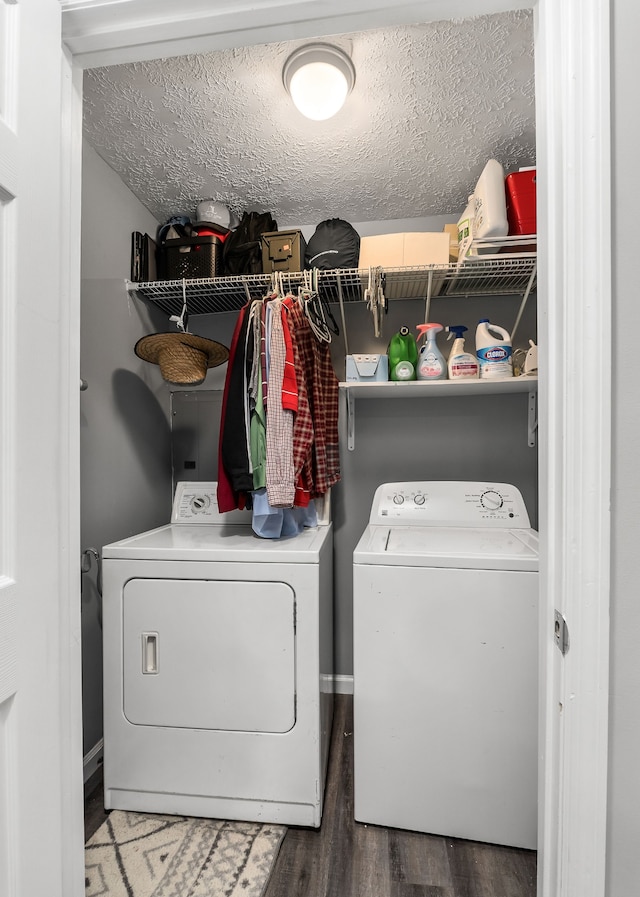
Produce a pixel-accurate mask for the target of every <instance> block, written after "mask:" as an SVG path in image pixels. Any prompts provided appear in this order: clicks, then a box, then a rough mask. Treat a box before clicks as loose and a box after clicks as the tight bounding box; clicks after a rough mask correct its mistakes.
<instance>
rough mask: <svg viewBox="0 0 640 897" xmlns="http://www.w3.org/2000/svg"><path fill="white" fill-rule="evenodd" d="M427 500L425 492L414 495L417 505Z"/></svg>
mask: <svg viewBox="0 0 640 897" xmlns="http://www.w3.org/2000/svg"><path fill="white" fill-rule="evenodd" d="M425 500H426V499H425V497H424V493H422V492H416V494H415V495H414V496H413V501H414V502H415V504H417V505H423V504H424V503H425Z"/></svg>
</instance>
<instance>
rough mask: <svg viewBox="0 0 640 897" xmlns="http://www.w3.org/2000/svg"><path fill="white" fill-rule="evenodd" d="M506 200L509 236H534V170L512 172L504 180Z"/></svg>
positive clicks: (535, 231)
mask: <svg viewBox="0 0 640 897" xmlns="http://www.w3.org/2000/svg"><path fill="white" fill-rule="evenodd" d="M504 185H505V191H506V198H507V221H508V222H509V236H510V237H515V236H520V235H521V234H535V233H537V230H536V169H535V168H526V169H524V171H514V172H513V174H508V175H507V176H506V178H505V179H504Z"/></svg>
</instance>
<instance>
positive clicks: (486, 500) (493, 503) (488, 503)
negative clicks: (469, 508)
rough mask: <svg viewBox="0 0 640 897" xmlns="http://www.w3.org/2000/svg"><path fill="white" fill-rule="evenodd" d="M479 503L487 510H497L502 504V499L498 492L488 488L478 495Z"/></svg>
mask: <svg viewBox="0 0 640 897" xmlns="http://www.w3.org/2000/svg"><path fill="white" fill-rule="evenodd" d="M480 504H481V505H482V507H483V508H486V509H487V511H498V510H499V509H500V508H501V507H502V505H503V504H504V499H503V497H502V496H501V495H500V493H499V492H496V491H495V490H494V489H488V490H487V491H486V492H483V493H482V495H481V496H480Z"/></svg>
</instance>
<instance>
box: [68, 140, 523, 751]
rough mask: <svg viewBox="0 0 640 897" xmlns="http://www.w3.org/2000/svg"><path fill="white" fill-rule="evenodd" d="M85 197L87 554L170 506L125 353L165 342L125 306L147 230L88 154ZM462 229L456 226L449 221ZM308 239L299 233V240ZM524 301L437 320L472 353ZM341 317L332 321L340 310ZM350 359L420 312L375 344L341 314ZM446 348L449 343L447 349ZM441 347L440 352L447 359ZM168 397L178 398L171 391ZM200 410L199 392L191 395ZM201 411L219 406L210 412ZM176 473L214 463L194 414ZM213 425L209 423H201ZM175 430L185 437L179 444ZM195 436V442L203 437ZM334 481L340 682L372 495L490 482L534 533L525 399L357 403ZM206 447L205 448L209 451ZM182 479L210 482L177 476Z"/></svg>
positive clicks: (157, 382) (163, 440)
mask: <svg viewBox="0 0 640 897" xmlns="http://www.w3.org/2000/svg"><path fill="white" fill-rule="evenodd" d="M83 174H84V187H83V284H82V376H83V377H84V378H85V379H86V380H87V381H88V383H89V389H88V390H87V392H86V393H83V398H82V413H83V420H82V447H81V450H82V484H81V486H82V545H83V548H85V547H87V546H95V547H98V548H100V547H101V546H102V545H104V544H107V543H108V542H110V541H113V540H115V539H119V538H123V537H125V536H127V535H130V534H133V533H135V532H140V531H142V530H145V529H148V528H150V527H152V526H156V525H158V524H159V523H163V522H166V520H167V519H168V516H169V508H170V495H171V484H170V478H171V460H172V459H171V455H172V449H171V440H170V435H169V425H168V419H169V416H170V393H169V388H168V386H167V385H166V384H164V383H163V382H162V380H161V379H160V377H159V373H158V370H157V369H156V368H155V367H154V366H152V365H148V364H145V363H144V362H141V361H139V360H138V359H137V358H136V356H135V355H134V353H133V346H134V344H135V342H136V340H137V339H138V337H139V336H140V335H142V334H143V333H145V332H151V331H153V330H167V329H169V327H168V324H167V320H166V316H164V315H162V314H158V313H157V311H150V310H149V308H148V306H147V305H146V304H145V303H144V302H141V301H138V300H136V299H135V298H133V297H132V298H128V297H127V295H126V293H125V290H124V279H125V278H126V277H127V276H128V266H129V249H130V247H129V239H130V233H131V231H132V230H135V229H142V230H145V229H146V230H147V231H150V232H153V230H154V229H155V222H154V221H153V220H152V219H151V218H150V216H149V215H148V214H147V213H146V212H145V211H144V210H143V209H142V208H141V206H140V205H139V203H138V202H137V200H136V199H135V198H134V197H133V196H132V194H131V193H129V191H128V190H127V189H126V188H125V187H124V185H123V184H122V182H120V181H119V179H118V178H117V176H116V175H115V174H114V173H113V172H112V171H111V170H110V169H109V168H108V167H107V166H105V165H104V163H103V162H102V161H101V160H100V159H99V157H98V156H97V155H96V154H95V152H94V151H93V150H91V149H90V148H88V147H87V149H86V152H85V162H84V172H83ZM455 217H456V216H455V215H454V216H452V218H455ZM452 218H451V217H450V218H439V219H414V220H413V223H411V222H408V221H394V222H387V223H385V222H373V223H368V224H360V223H356V228H357V229H358V231H359V232H360V233H361V234H363V235H365V234H369V233H384V232H388V231H394V230H395V231H402V230H406V229H412V228H413V229H420V228H425V229H433V230H436V229H437V230H440V229H441V228H442V224H443V222H444V221H445V220H452ZM313 229H314V226H313V225H312V226H310V227H308V226H306V227H304V231H305V232H306V233H307V235H310V233H312V232H313ZM518 305H519V297H500V298H492V299H486V298H475V299H470V300H464V299H449V300H445V299H435V300H433V303H432V311H431V315H430V319H431V320H437V321H440V322H441V323H443V324H445V325H446V324H465V325H466V326H467V327H468V328H469V333H468V337H469V343H468V345H469V347H470V348H472V349H473V345H474V331H475V325H476V323H477V320H478V318H480V317H485V316H486V317H490V318H491V319H492V320H493V321H495V322H496V323H499V324H502V325H503V326H505V327H506V328H507V329H510V328H511V327H512V326H513V323H514V320H515V317H516V313H517V309H518ZM334 311H335V314H336V318H337V319H338V320H339V313H338V310H337V309H334ZM345 313H346V322H347V333H348V341H349V351H350V352H352V353H353V352H355V353H358V352H384V351H385V350H386V346H387V343H388V341H389V339H390V337H391V336H392V334H393V333H394V332H395V331H396V330H397V329H398V328H399V327H400V326H401V324H407V325H408V326H410V327H411V328H415V326H416V324H418V323H420V322H421V321H423V320H424V303H423V302H421V301H395V302H392V303H390V311H389V314H388V316H387V318H386V320H385V322H384V329H383V334H382V337H381V338H379V339H375V338H374V334H373V324H372V320H371V317H370V315H369V314H368V313H367V311H366V308H365V306H364V304H363V303H355V304H354V303H348V304H347V305H346V307H345ZM235 320H236V315H235V314H228V313H227V314H220V315H201V316H198V317H192V318H191V321H190V329H191V330H192V331H193V332H195V333H198V334H200V335H201V336H205V337H210V338H212V339H216V340H219V341H220V342H222V343H224V344H225V345H229V343H230V340H231V335H232V332H233V327H234V324H235ZM535 320H536V319H535V297H532V299H531V300H530V302H529V305H528V308H527V310H526V313H525V315H524V317H523V320H522V323H521V326H520V329H519V338H518V340H516V344H518V343H519V344H520V345H527V340H528V339H529V338H533V339H535V338H536V326H535ZM449 346H450V344H449ZM449 346H447V345H446V344H445V343H444V341H443V342H442V348H443V349H444V350H445V352H448V348H449ZM344 357H345V347H344V340H343V334H341V335H340V337H339V338H337V339H335V340H334V341H333V343H332V358H333V361H334V367H335V370H336V373H337V375H338V377H339V378H340V379H343V378H344V364H345V362H344ZM225 371H226V365H223V366H221V367H220V368H217V369H214V370H212V371H209V373H208V374H207V379H206V380H205V383H204V384H203V386H202V387H200V388H199V390H200V392H201V394H202V397H203V400H204V399H206V398H207V396H206V393H207V392H208V391H210V390H220V389H222V387H223V385H224V375H225ZM173 389H174V390H175V388H173ZM185 392H188V393H189V396H190V397H193V398H194V399H195V401H196V403H197V394H198V391H197V390H193V389H191V390H188V391H187V390H185ZM207 405H208V408H210V407H216V406H213V405H211V403H210V401H208V402H207ZM175 407H176V410H178V409H179V415H177V422H176V423H177V431H176V436H177V438H176V439H175V440H174V453H175V456H176V460H177V462H178V463H179V461H180V459H181V458H184V453H185V445H189V444H191V445H192V446H193V447H194V449H195V450H196V451H197V453H198V466H199V468H200V469H202V470H203V471H210V470H211V466H210V465H209V464H208V461H207V455H208V454H210V456H211V457H213V456H214V455H215V454H216V453H217V434H216V433H214V432H212V431H211V429H210V427H207V428H206V429H205V430H204V431H203V433H204V434H205V435H204V436H203V438H204V440H205V444H202V441H199V438H198V434H196V433H195V432H194V427H195V426H196V422H197V419H198V414H197V412H192V411H189V412H188V413H187V412H186V409H185V402H184V401H182V402H179V403H177V404H176V405H175ZM207 413H208V412H207ZM183 422H185V425H186V427H187V429H188V431H189V432H185V430H184V428H183ZM201 435H202V434H201ZM340 436H341V463H342V469H343V479H342V482H341V483H340V484H339V485H338V486H337V487H336V489H335V490H334V495H333V505H332V507H333V515H334V522H335V553H334V558H335V573H334V583H335V602H336V606H335V621H336V633H335V635H336V672H337V673H338V674H341V675H346V676H349V675H350V674H351V673H352V668H353V664H352V625H351V615H352V586H351V582H352V553H353V549H354V547H355V545H356V543H357V541H358V539H359V537H360V535H361V533H362V531H363V529H364V526H365V525H366V522H367V519H368V514H369V509H370V506H371V499H372V496H373V493H374V491H375V488H376V487H377V486H378V485H379V484H380V483H382V482H386V481H391V480H396V479H397V480H408V479H414V478H415V479H430V478H431V479H487V480H494V481H505V482H511V483H514V484H515V485H517V486H518V487H519V488H520V489H521V490H522V492H523V494H524V497H525V501H526V503H527V506H528V509H529V513H530V515H531V518H532V522H533V524H534V525H535V523H536V520H537V451H536V450H535V449H530V448H529V447H528V446H527V398H526V395H525V394H523V395H518V396H509V397H500V396H495V397H482V398H477V399H465V398H458V399H454V400H447V399H435V400H434V399H431V400H429V399H419V400H415V399H401V400H389V399H385V400H379V401H378V400H375V401H359V402H358V403H357V411H356V448H355V451H354V452H348V451H347V446H346V421H345V415H344V407H342V408H341V421H340ZM206 440H209V445H208V446H207V444H206ZM175 478H176V479H187V478H193V479H198V478H205V476H204V475H203V476H201V475H200V474H197V475H193V476H191V475H189V474H188V473H186V472H185V471H184V470H176V471H175ZM83 607H84V611H83V620H84V638H85V642H84V646H85V650H84V654H85V662H84V667H85V669H84V674H85V675H84V686H85V708H84V709H85V750H87V749H89V748H90V747H92V746H93V744H95V743H96V741H97V740H98V739H99V738H100V736H101V732H102V729H101V669H100V664H101V648H100V629H99V613H98V609H99V601H98V598H97V595H96V590H95V583H94V580H93V578H92V575H91V574H89V575H85V576H84V590H83Z"/></svg>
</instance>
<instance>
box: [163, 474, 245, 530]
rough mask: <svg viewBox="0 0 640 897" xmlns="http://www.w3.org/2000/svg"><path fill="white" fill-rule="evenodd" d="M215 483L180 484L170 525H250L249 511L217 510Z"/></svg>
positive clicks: (184, 482) (177, 487)
mask: <svg viewBox="0 0 640 897" xmlns="http://www.w3.org/2000/svg"><path fill="white" fill-rule="evenodd" d="M217 491H218V484H217V483H215V482H214V483H211V482H208V483H205V482H202V483H190V482H186V481H183V482H180V483H178V485H177V486H176V491H175V495H174V497H173V511H172V513H171V522H172V523H190V524H198V523H217V524H218V525H221V524H223V523H251V512H250V511H227V512H226V513H224V514H223V513H222V512H221V511H220V509H219V508H218V497H217Z"/></svg>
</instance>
